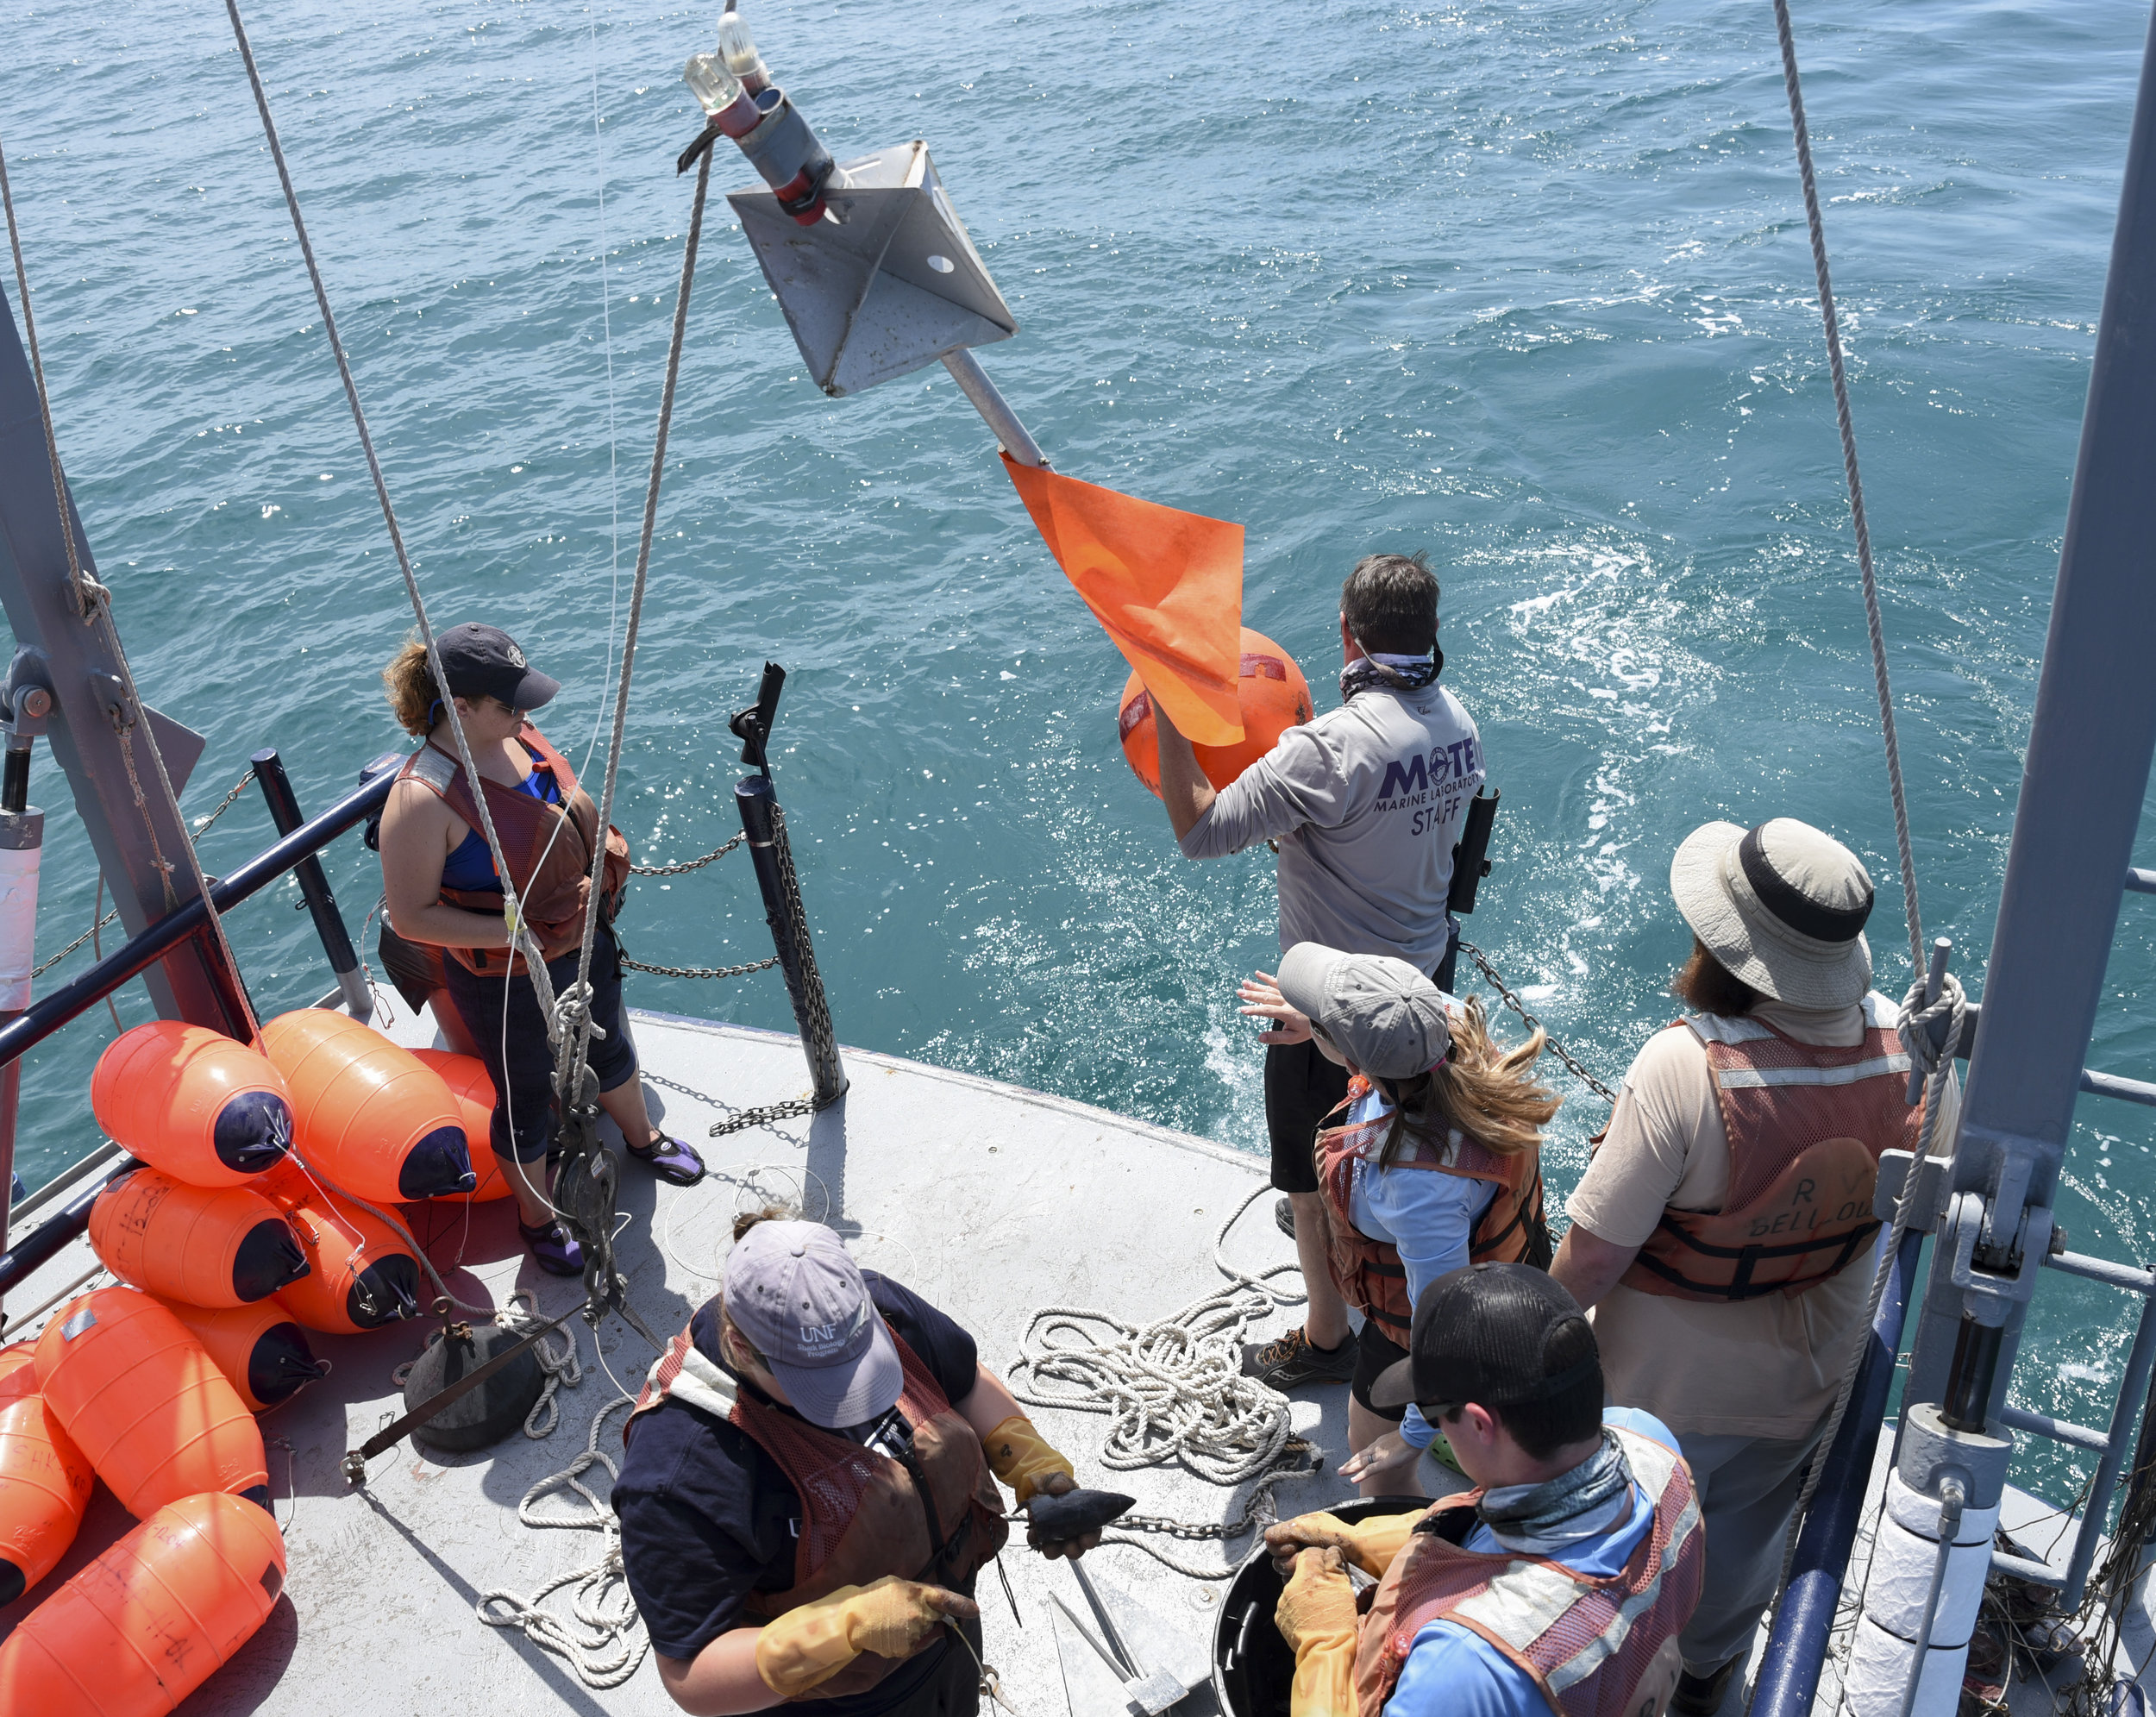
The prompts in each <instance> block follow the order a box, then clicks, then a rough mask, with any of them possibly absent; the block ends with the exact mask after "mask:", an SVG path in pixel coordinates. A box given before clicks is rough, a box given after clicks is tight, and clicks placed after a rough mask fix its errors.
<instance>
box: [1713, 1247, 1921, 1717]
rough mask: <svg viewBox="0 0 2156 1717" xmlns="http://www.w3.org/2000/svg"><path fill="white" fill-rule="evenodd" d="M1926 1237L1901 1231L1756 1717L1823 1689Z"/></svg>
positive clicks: (1794, 1570) (1767, 1661) (1768, 1657)
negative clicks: (1837, 1614)
mask: <svg viewBox="0 0 2156 1717" xmlns="http://www.w3.org/2000/svg"><path fill="white" fill-rule="evenodd" d="M1923 1247H1924V1237H1923V1236H1922V1235H1921V1234H1920V1233H1917V1232H1916V1231H1914V1230H1912V1231H1910V1232H1908V1233H1907V1234H1904V1235H1903V1236H1902V1246H1901V1250H1899V1251H1898V1252H1896V1254H1895V1258H1894V1269H1893V1270H1892V1271H1891V1272H1890V1274H1889V1275H1888V1277H1887V1286H1886V1293H1885V1294H1883V1296H1882V1297H1881V1299H1880V1300H1879V1315H1878V1316H1877V1318H1875V1319H1873V1320H1872V1324H1871V1345H1870V1346H1869V1347H1868V1348H1867V1349H1866V1350H1865V1357H1864V1364H1863V1369H1860V1370H1859V1371H1858V1374H1857V1387H1856V1389H1855V1390H1854V1392H1853V1393H1852V1394H1851V1395H1850V1398H1849V1411H1848V1413H1846V1415H1844V1417H1843V1419H1842V1422H1841V1430H1840V1431H1839V1432H1837V1433H1836V1435H1835V1438H1834V1443H1833V1447H1832V1448H1831V1449H1829V1450H1828V1451H1827V1454H1826V1457H1825V1460H1826V1467H1825V1469H1824V1470H1823V1471H1822V1472H1821V1476H1820V1483H1819V1492H1818V1495H1817V1497H1816V1499H1815V1500H1814V1502H1813V1504H1812V1507H1811V1512H1810V1513H1808V1514H1806V1515H1805V1517H1804V1527H1803V1531H1802V1532H1801V1533H1800V1534H1799V1535H1798V1538H1797V1540H1796V1559H1795V1560H1794V1561H1793V1562H1792V1563H1790V1565H1789V1589H1788V1590H1787V1591H1786V1592H1784V1593H1783V1595H1782V1601H1781V1603H1780V1604H1778V1605H1777V1607H1776V1608H1775V1612H1774V1630H1773V1632H1771V1634H1770V1635H1769V1636H1768V1639H1767V1646H1766V1650H1765V1651H1764V1653H1762V1654H1761V1657H1760V1659H1759V1664H1760V1667H1759V1681H1758V1689H1757V1690H1756V1692H1755V1694H1754V1696H1753V1699H1752V1717H1811V1709H1812V1700H1813V1698H1814V1695H1816V1694H1817V1693H1818V1691H1819V1670H1820V1664H1821V1660H1822V1659H1823V1658H1824V1657H1825V1655H1826V1651H1827V1634H1828V1632H1830V1631H1831V1630H1832V1628H1833V1625H1834V1611H1835V1608H1836V1607H1837V1606H1838V1605H1839V1603H1840V1601H1841V1582H1842V1574H1843V1571H1844V1570H1846V1568H1847V1566H1848V1563H1849V1550H1850V1546H1851V1545H1853V1544H1855V1543H1856V1541H1857V1526H1858V1521H1859V1520H1860V1519H1861V1518H1862V1516H1863V1513H1864V1499H1865V1486H1866V1484H1867V1483H1868V1482H1870V1479H1871V1457H1872V1451H1874V1450H1875V1449H1876V1448H1877V1445H1878V1441H1879V1426H1880V1421H1881V1420H1882V1419H1884V1417H1885V1416H1886V1406H1887V1396H1888V1394H1890V1391H1891V1390H1892V1389H1893V1387H1894V1360H1895V1355H1896V1353H1897V1352H1898V1351H1899V1350H1900V1349H1901V1344H1902V1324H1903V1323H1904V1321H1905V1320H1906V1319H1907V1318H1908V1306H1909V1290H1910V1288H1912V1287H1913V1286H1914V1285H1915V1281H1916V1261H1917V1256H1918V1255H1919V1254H1920V1253H1921V1251H1922V1250H1923Z"/></svg>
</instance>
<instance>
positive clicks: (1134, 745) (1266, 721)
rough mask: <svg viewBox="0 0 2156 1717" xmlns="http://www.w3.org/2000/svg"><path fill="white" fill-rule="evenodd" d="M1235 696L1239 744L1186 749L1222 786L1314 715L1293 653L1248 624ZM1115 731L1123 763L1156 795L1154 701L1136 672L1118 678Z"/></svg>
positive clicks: (1157, 737)
mask: <svg viewBox="0 0 2156 1717" xmlns="http://www.w3.org/2000/svg"><path fill="white" fill-rule="evenodd" d="M1235 695H1236V702H1237V703H1238V705H1240V707H1241V709H1242V711H1243V740H1242V743H1240V744H1238V745H1198V746H1194V747H1192V748H1191V749H1193V750H1194V752H1195V753H1196V754H1197V758H1198V767H1199V768H1201V769H1203V770H1204V771H1205V772H1206V780H1209V781H1211V782H1212V783H1213V786H1216V787H1224V786H1227V784H1228V783H1229V782H1230V781H1232V780H1234V779H1235V778H1236V777H1237V776H1238V775H1239V774H1242V773H1243V772H1244V770H1245V769H1247V768H1250V765H1251V764H1253V763H1255V762H1256V761H1257V760H1258V759H1259V758H1261V757H1263V755H1265V754H1266V753H1267V752H1268V751H1270V750H1271V749H1273V747H1274V746H1275V745H1276V744H1278V743H1280V736H1281V735H1282V734H1283V733H1285V732H1287V731H1288V729H1289V728H1291V727H1299V726H1300V725H1301V724H1303V723H1304V722H1307V721H1308V720H1309V719H1310V718H1311V716H1312V714H1313V711H1312V709H1311V705H1310V682H1309V681H1308V680H1305V679H1304V678H1303V677H1302V670H1301V669H1300V667H1296V666H1295V659H1294V657H1293V656H1291V655H1288V652H1287V651H1286V650H1284V649H1281V647H1280V646H1279V645H1278V644H1276V643H1275V642H1273V641H1272V640H1271V639H1270V638H1269V637H1267V636H1265V635H1264V634H1263V632H1253V631H1252V630H1250V628H1249V627H1248V626H1245V627H1244V629H1243V663H1242V668H1241V671H1240V673H1239V674H1238V677H1237V680H1236V686H1235ZM1116 730H1117V732H1118V733H1119V734H1120V735H1121V736H1122V739H1123V757H1124V761H1125V762H1127V763H1129V764H1130V766H1131V773H1132V774H1135V775H1137V777H1138V780H1141V781H1143V782H1144V783H1145V786H1146V790H1147V791H1148V792H1149V793H1151V794H1152V795H1153V797H1154V798H1155V799H1158V798H1159V797H1160V733H1159V730H1158V729H1157V728H1156V727H1155V726H1154V724H1153V700H1152V699H1151V698H1150V696H1148V695H1147V693H1146V690H1145V686H1144V682H1143V681H1142V680H1139V678H1138V675H1137V674H1132V675H1131V677H1130V678H1129V679H1128V680H1125V681H1124V682H1123V696H1122V698H1121V699H1120V705H1119V713H1118V715H1117V718H1116Z"/></svg>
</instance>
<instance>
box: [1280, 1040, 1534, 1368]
mask: <svg viewBox="0 0 2156 1717" xmlns="http://www.w3.org/2000/svg"><path fill="white" fill-rule="evenodd" d="M1370 1088H1371V1087H1370V1082H1369V1080H1367V1079H1366V1078H1364V1077H1363V1075H1361V1074H1357V1075H1355V1077H1354V1078H1353V1079H1351V1081H1349V1082H1348V1094H1347V1097H1346V1100H1345V1101H1344V1102H1343V1103H1342V1104H1341V1105H1340V1106H1338V1107H1337V1108H1335V1109H1334V1110H1333V1111H1332V1114H1333V1115H1338V1114H1341V1113H1343V1112H1344V1111H1346V1110H1348V1109H1351V1108H1352V1107H1353V1106H1355V1104H1356V1103H1357V1102H1358V1101H1360V1100H1362V1099H1363V1097H1365V1096H1367V1095H1368V1094H1369V1091H1370ZM1326 1119H1327V1120H1330V1119H1332V1115H1328V1116H1327V1117H1326ZM1391 1119H1392V1116H1391V1112H1389V1111H1388V1112H1386V1113H1385V1114H1382V1115H1380V1116H1378V1117H1376V1119H1372V1120H1368V1121H1358V1122H1357V1123H1355V1124H1354V1125H1342V1126H1334V1127H1322V1126H1321V1127H1320V1128H1319V1132H1318V1137H1317V1139H1316V1141H1315V1144H1313V1156H1314V1158H1315V1166H1316V1169H1317V1175H1318V1187H1319V1191H1320V1192H1322V1193H1323V1194H1325V1204H1324V1210H1325V1217H1326V1263H1327V1265H1328V1267H1329V1269H1330V1270H1331V1273H1332V1281H1333V1285H1334V1286H1335V1287H1337V1288H1338V1289H1339V1290H1340V1294H1341V1297H1342V1298H1343V1299H1344V1300H1346V1301H1347V1302H1348V1303H1349V1304H1350V1305H1351V1306H1353V1307H1355V1308H1356V1309H1357V1311H1359V1312H1361V1313H1363V1315H1364V1316H1365V1317H1369V1318H1371V1319H1376V1322H1377V1324H1378V1325H1379V1326H1380V1333H1381V1334H1383V1335H1385V1336H1387V1337H1388V1338H1391V1339H1392V1340H1393V1341H1395V1342H1396V1343H1398V1344H1401V1346H1405V1345H1406V1344H1407V1333H1408V1330H1409V1328H1410V1326H1411V1325H1413V1321H1414V1307H1413V1303H1412V1302H1411V1301H1410V1300H1409V1299H1408V1297H1407V1268H1406V1266H1404V1265H1403V1264H1402V1263H1401V1261H1400V1249H1399V1248H1398V1247H1397V1246H1395V1245H1394V1244H1393V1243H1392V1242H1391V1241H1389V1240H1378V1239H1374V1238H1371V1237H1370V1236H1369V1235H1367V1234H1365V1233H1363V1231H1362V1230H1361V1229H1359V1228H1357V1226H1356V1225H1355V1219H1354V1215H1353V1210H1354V1195H1355V1170H1356V1165H1357V1163H1358V1162H1360V1163H1363V1164H1366V1165H1367V1166H1368V1167H1369V1169H1370V1170H1371V1171H1373V1172H1375V1171H1376V1168H1377V1156H1378V1152H1379V1151H1380V1150H1382V1149H1383V1148H1384V1144H1385V1135H1386V1132H1387V1131H1388V1127H1389V1125H1390V1122H1391ZM1541 1161H1542V1153H1541V1150H1540V1148H1539V1146H1530V1147H1529V1148H1528V1149H1527V1150H1522V1151H1517V1152H1514V1154H1513V1155H1512V1156H1500V1155H1499V1154H1498V1153H1497V1152H1495V1151H1494V1150H1490V1149H1489V1147H1488V1146H1486V1145H1484V1144H1482V1143H1481V1142H1479V1141H1478V1140H1476V1139H1472V1138H1470V1137H1466V1136H1465V1135H1464V1134H1463V1133H1461V1132H1459V1131H1457V1130H1456V1131H1453V1132H1452V1133H1451V1137H1450V1138H1449V1139H1448V1140H1447V1142H1446V1144H1445V1150H1443V1151H1442V1152H1440V1151H1439V1150H1438V1149H1437V1148H1436V1147H1435V1146H1434V1145H1432V1144H1431V1143H1430V1142H1429V1141H1428V1140H1427V1139H1425V1138H1422V1137H1418V1136H1416V1135H1414V1134H1412V1133H1411V1134H1409V1135H1407V1137H1406V1138H1405V1140H1404V1141H1403V1143H1402V1145H1401V1150H1400V1152H1399V1154H1398V1155H1397V1156H1395V1157H1394V1158H1393V1160H1392V1162H1390V1163H1389V1164H1388V1165H1387V1169H1388V1172H1389V1170H1390V1169H1431V1170H1433V1171H1434V1172H1436V1173H1438V1174H1440V1175H1458V1176H1459V1177H1460V1178H1461V1179H1463V1180H1469V1181H1488V1182H1489V1183H1490V1184H1491V1185H1493V1186H1495V1187H1496V1189H1497V1190H1496V1194H1495V1196H1494V1197H1493V1198H1492V1199H1491V1200H1490V1201H1489V1204H1488V1205H1487V1206H1484V1208H1483V1210H1482V1214H1481V1215H1480V1216H1478V1217H1477V1218H1476V1222H1475V1229H1474V1231H1473V1232H1472V1233H1471V1234H1470V1235H1469V1237H1468V1254H1467V1256H1468V1262H1469V1263H1485V1262H1495V1263H1507V1264H1511V1263H1522V1262H1526V1263H1536V1264H1537V1265H1538V1267H1539V1268H1540V1267H1546V1266H1547V1264H1548V1263H1549V1251H1548V1245H1549V1230H1548V1228H1547V1226H1546V1225H1545V1219H1544V1217H1543V1212H1542V1169H1541ZM1538 1242H1539V1252H1538Z"/></svg>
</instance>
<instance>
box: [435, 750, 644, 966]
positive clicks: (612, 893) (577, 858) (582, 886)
mask: <svg viewBox="0 0 2156 1717" xmlns="http://www.w3.org/2000/svg"><path fill="white" fill-rule="evenodd" d="M517 743H519V744H520V745H522V746H523V748H524V749H525V750H526V751H528V752H530V754H531V759H532V762H533V765H534V766H535V767H536V768H541V769H544V770H546V771H547V772H548V774H551V775H552V776H553V777H554V782H555V787H556V789H557V790H558V791H559V793H560V794H561V803H560V804H559V805H550V804H548V803H547V801H546V800H544V799H535V798H534V797H533V796H532V795H531V794H530V793H524V792H523V791H521V790H520V789H518V788H517V787H505V786H503V785H502V784H501V783H500V782H499V781H483V784H484V786H485V787H486V808H487V809H488V810H489V811H490V812H492V813H493V816H494V832H495V833H496V834H497V835H498V836H499V837H501V843H502V856H503V858H505V860H507V861H508V863H509V869H510V874H511V879H512V880H514V881H515V882H516V885H517V899H519V900H520V901H521V902H522V903H523V913H524V922H525V923H526V924H530V926H531V929H532V931H533V933H534V934H535V935H536V936H537V937H538V938H539V945H540V947H541V948H542V949H543V950H544V951H545V954H546V956H547V958H548V960H559V959H560V958H561V956H563V955H564V954H567V952H569V950H570V949H573V948H576V947H579V946H580V945H581V943H583V940H584V903H585V899H586V896H588V895H589V894H590V893H591V884H592V834H593V831H594V830H597V828H598V827H599V810H598V807H596V806H595V805H592V800H591V796H590V795H589V794H587V793H585V791H584V790H583V789H582V788H581V787H580V786H577V784H576V772H575V771H574V770H573V769H572V768H570V767H569V764H568V760H567V758H565V757H564V756H562V755H561V753H560V752H558V751H556V750H555V749H554V747H553V746H551V745H549V744H548V743H547V740H546V736H545V735H544V734H542V733H541V732H540V731H539V730H538V729H537V728H536V727H534V726H532V724H530V722H526V723H525V724H524V725H523V730H522V731H521V732H519V733H518V734H517ZM398 780H411V781H417V782H418V783H419V784H420V785H421V786H424V787H426V788H427V789H428V790H429V792H431V793H435V794H436V795H437V796H438V797H439V798H440V799H442V801H443V802H444V803H445V804H447V805H448V807H449V809H450V810H452V811H454V812H456V814H457V815H458V816H459V817H461V818H463V819H464V822H465V824H466V826H467V828H470V829H472V830H474V831H475V832H479V833H484V830H480V827H479V807H478V805H476V804H474V803H473V799H472V790H471V788H470V786H468V785H467V783H466V781H465V779H464V765H463V764H461V763H460V762H459V761H457V760H456V758H455V757H454V756H452V755H450V754H449V753H448V752H446V751H444V750H442V748H441V747H439V746H438V745H436V744H435V743H433V742H432V741H431V740H430V741H429V742H428V743H426V744H424V745H423V746H421V747H420V748H419V749H418V750H417V751H415V752H413V753H412V754H411V756H409V757H407V758H406V759H405V760H404V768H402V769H400V770H398ZM557 831H558V835H557ZM628 881H629V842H628V840H627V839H626V837H624V836H623V834H622V832H621V830H618V829H612V828H610V829H609V830H607V831H606V869H605V890H604V893H603V896H602V899H601V900H600V906H599V910H600V917H599V922H600V923H601V924H611V923H612V922H613V921H614V915H615V914H616V913H617V912H619V911H620V910H621V899H622V891H623V889H624V887H626V885H627V883H628ZM441 898H442V904H443V905H449V906H461V907H464V908H466V909H467V911H471V912H486V913H489V914H492V915H493V916H496V917H498V916H499V915H500V913H501V909H502V902H501V896H500V895H499V894H498V893H495V892H493V891H492V890H489V889H470V888H444V889H443V890H442V896H441ZM448 952H449V955H450V956H451V957H452V958H454V960H456V961H457V962H458V963H459V964H461V965H462V966H463V967H464V968H466V969H467V970H468V971H473V972H479V973H482V974H493V973H499V972H502V971H503V970H505V969H506V970H508V971H510V972H511V973H517V974H521V973H522V972H523V969H524V957H523V955H521V954H512V953H511V951H510V950H509V949H505V948H452V949H449V950H448Z"/></svg>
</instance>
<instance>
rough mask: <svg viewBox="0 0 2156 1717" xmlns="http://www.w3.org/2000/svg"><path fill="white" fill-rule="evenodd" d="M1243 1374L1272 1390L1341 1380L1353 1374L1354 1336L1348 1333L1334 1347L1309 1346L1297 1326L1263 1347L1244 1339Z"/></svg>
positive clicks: (1341, 1381)
mask: <svg viewBox="0 0 2156 1717" xmlns="http://www.w3.org/2000/svg"><path fill="white" fill-rule="evenodd" d="M1243 1375H1244V1376H1245V1377H1255V1378H1257V1380H1258V1381H1259V1382H1262V1383H1269V1384H1271V1385H1272V1386H1273V1388H1275V1389H1294V1388H1300V1387H1301V1386H1302V1385H1303V1384H1305V1383H1344V1382H1349V1381H1350V1380H1351V1379H1352V1378H1353V1377H1354V1375H1355V1339H1354V1338H1353V1337H1350V1338H1348V1339H1347V1340H1345V1341H1344V1342H1342V1343H1341V1344H1339V1346H1338V1347H1332V1348H1325V1347H1313V1346H1312V1345H1311V1344H1310V1338H1308V1337H1307V1336H1306V1335H1304V1334H1303V1332H1302V1330H1301V1327H1300V1325H1298V1326H1297V1327H1296V1328H1294V1329H1292V1330H1290V1331H1288V1333H1287V1334H1286V1335H1284V1336H1276V1337H1275V1338H1273V1339H1272V1340H1271V1341H1269V1342H1267V1343H1265V1344H1263V1346H1261V1345H1259V1344H1257V1343H1256V1342H1245V1343H1244V1344H1243Z"/></svg>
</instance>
